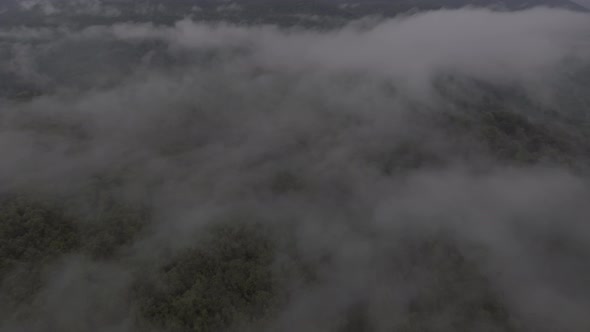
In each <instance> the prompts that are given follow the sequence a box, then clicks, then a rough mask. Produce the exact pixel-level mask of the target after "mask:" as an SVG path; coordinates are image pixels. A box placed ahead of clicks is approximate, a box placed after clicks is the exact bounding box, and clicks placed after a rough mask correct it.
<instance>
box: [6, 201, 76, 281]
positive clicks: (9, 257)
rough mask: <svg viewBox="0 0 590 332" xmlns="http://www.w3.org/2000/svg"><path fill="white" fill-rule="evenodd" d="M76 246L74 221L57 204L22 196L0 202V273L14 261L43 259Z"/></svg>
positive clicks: (38, 260) (29, 261) (41, 260)
mask: <svg viewBox="0 0 590 332" xmlns="http://www.w3.org/2000/svg"><path fill="white" fill-rule="evenodd" d="M79 246H80V238H79V233H78V231H77V229H76V225H75V224H74V222H73V221H72V220H71V219H70V218H68V217H67V216H66V215H65V214H64V211H63V210H61V209H59V208H58V207H56V206H53V205H50V204H47V203H40V202H37V201H32V200H28V199H25V198H15V199H8V200H5V201H3V202H0V276H1V275H2V273H3V272H5V271H6V270H8V269H9V268H10V267H12V266H14V265H15V264H20V263H39V262H44V261H47V260H50V259H53V258H55V257H57V256H59V255H61V254H64V253H68V252H71V251H72V250H74V249H76V248H78V247H79Z"/></svg>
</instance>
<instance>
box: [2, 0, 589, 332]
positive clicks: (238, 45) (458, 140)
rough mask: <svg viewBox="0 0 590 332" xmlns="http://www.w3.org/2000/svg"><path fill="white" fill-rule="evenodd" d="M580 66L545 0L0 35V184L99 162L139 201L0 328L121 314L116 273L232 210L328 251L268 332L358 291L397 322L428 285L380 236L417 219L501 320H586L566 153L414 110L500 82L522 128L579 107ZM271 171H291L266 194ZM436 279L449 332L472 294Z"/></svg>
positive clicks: (332, 315) (575, 193) (36, 181)
mask: <svg viewBox="0 0 590 332" xmlns="http://www.w3.org/2000/svg"><path fill="white" fill-rule="evenodd" d="M29 2H30V1H29ZM47 10H49V11H50V10H51V8H47ZM589 66H590V17H589V16H588V14H584V13H576V12H572V11H567V10H558V9H545V8H540V9H532V10H526V11H519V12H511V13H500V12H493V11H489V10H482V9H480V10H478V9H462V10H447V11H436V12H427V13H421V14H414V15H405V16H403V17H400V18H396V19H379V18H367V19H363V20H359V21H354V22H351V23H349V24H347V25H346V26H344V27H342V28H339V29H332V30H315V29H310V28H303V27H293V28H278V27H276V26H272V25H253V26H240V25H233V24H230V23H202V22H195V21H193V20H191V19H184V20H181V21H179V22H177V23H176V24H175V25H173V26H159V25H155V24H147V23H146V24H144V23H133V22H119V23H116V24H110V25H93V26H87V27H83V28H81V29H72V28H69V27H67V26H57V27H40V28H27V27H13V28H6V29H3V30H0V75H3V77H7V78H9V79H10V80H11V82H13V83H14V84H18V85H19V86H20V87H22V88H21V89H20V90H19V91H26V92H27V93H26V96H25V97H23V96H22V95H20V94H15V93H12V92H10V93H9V92H6V93H5V95H3V96H2V97H1V99H0V109H1V112H0V156H2V162H0V183H1V186H0V190H1V191H2V193H3V194H4V193H10V192H15V191H17V192H27V193H34V194H36V195H40V196H53V197H57V198H58V199H64V200H66V199H71V200H73V201H76V200H83V199H84V198H83V197H81V196H82V194H81V193H84V192H85V190H86V189H87V188H88V187H89V186H91V184H92V181H93V179H94V178H95V177H98V176H101V177H106V178H112V179H113V181H112V184H111V185H110V186H111V187H110V189H109V190H111V191H112V192H113V193H114V195H116V196H117V197H120V199H121V200H123V201H126V202H129V204H136V203H137V202H149V204H151V206H152V208H153V210H154V211H155V212H154V217H153V219H154V220H153V223H152V224H151V225H150V227H149V229H148V230H147V231H146V232H145V233H144V234H142V236H141V237H140V238H138V239H137V240H136V241H135V242H134V243H133V244H132V245H131V246H130V247H129V248H127V250H126V251H125V252H124V254H123V255H122V256H123V258H121V259H119V260H117V261H108V262H102V261H94V260H91V259H89V258H88V257H85V256H84V255H83V254H79V255H70V256H66V257H63V258H62V259H60V261H59V262H57V263H54V264H52V265H51V266H49V267H48V268H47V272H46V274H44V276H46V277H45V279H44V280H43V285H42V288H41V291H40V292H39V293H38V294H37V296H36V298H35V301H34V304H35V305H34V306H33V307H32V309H30V310H32V312H33V314H32V316H31V317H33V318H32V319H29V320H27V321H25V322H23V321H19V320H18V319H17V318H15V317H14V316H11V317H8V318H7V319H5V320H3V321H2V323H0V328H1V329H2V330H3V331H139V330H142V328H141V327H138V326H137V325H136V324H135V322H134V319H133V318H134V317H135V316H134V315H135V312H134V310H135V308H133V306H132V305H131V304H130V303H129V302H128V301H129V300H128V297H127V296H126V289H128V287H129V285H130V284H131V279H132V278H133V275H134V274H136V273H137V270H135V269H136V267H137V266H141V264H143V262H145V261H148V260H150V259H156V258H154V257H160V256H165V255H166V254H168V253H169V252H175V251H178V250H182V249H184V248H188V247H191V246H193V245H194V244H195V241H197V240H195V234H198V233H199V232H200V231H201V230H202V229H203V228H204V227H205V226H207V225H210V224H214V223H217V222H219V221H220V220H224V219H227V218H235V217H237V218H255V219H257V220H260V221H262V223H264V224H267V225H269V226H270V227H271V228H273V229H278V230H280V231H279V233H280V234H281V235H277V236H278V237H280V236H286V237H287V235H286V234H283V233H281V232H285V233H286V232H288V233H289V234H288V236H289V237H292V238H293V241H294V243H295V246H296V247H297V248H298V250H299V251H300V254H301V256H302V257H303V258H302V259H303V260H305V261H309V262H318V261H322V257H330V259H329V260H327V261H326V262H325V263H323V265H322V266H321V268H320V270H319V272H318V275H319V279H320V280H321V282H318V283H317V284H315V285H314V286H313V287H303V286H301V287H300V288H298V286H297V285H299V284H298V283H297V282H294V286H293V287H294V289H295V290H294V291H293V296H291V297H290V300H289V302H288V304H287V305H285V306H284V307H282V308H280V310H279V312H278V313H277V314H276V315H275V317H273V319H272V321H271V322H270V323H268V324H267V326H266V327H265V328H266V330H268V331H293V332H295V331H336V329H337V328H338V326H337V325H338V324H339V323H338V322H339V319H340V318H339V317H341V316H342V315H343V314H345V313H346V312H347V310H349V308H350V307H351V306H354V305H356V304H358V303H362V304H363V305H364V307H366V316H367V317H368V318H367V319H368V320H369V321H370V324H371V326H372V327H373V329H374V330H375V331H392V330H395V331H397V330H401V329H402V328H403V327H404V324H405V322H406V321H408V320H410V319H411V313H409V312H408V311H407V307H408V304H409V303H411V302H412V301H413V299H415V298H420V297H421V296H423V295H422V293H423V292H426V293H428V292H430V291H432V292H434V290H432V289H435V288H436V285H437V280H435V279H436V276H435V274H434V273H432V271H430V270H429V269H428V267H423V266H417V267H415V268H414V267H413V268H411V269H410V270H411V272H409V274H404V273H402V272H400V267H401V268H406V267H407V266H411V264H412V263H411V262H409V260H411V259H410V258H405V257H406V253H407V252H406V250H409V249H405V248H403V246H402V245H400V243H404V241H406V240H407V238H409V237H412V236H414V235H415V234H418V236H435V235H436V234H438V233H439V232H442V233H445V234H447V233H448V234H452V238H454V239H457V243H460V245H459V248H460V249H459V250H461V251H462V252H463V253H464V254H465V255H466V257H471V258H477V259H480V258H481V257H484V258H481V259H480V260H478V261H479V262H480V264H481V270H482V271H483V272H482V273H483V274H486V275H488V276H493V277H490V279H491V280H492V281H491V286H490V287H491V288H492V289H494V290H496V291H497V292H498V294H501V295H500V297H501V298H502V299H503V300H504V301H505V303H506V304H507V306H508V308H509V309H510V310H511V311H512V312H514V313H516V316H518V321H519V324H521V325H520V326H522V328H521V329H519V330H518V331H572V332H583V331H588V330H590V320H589V319H588V312H590V289H589V288H588V287H587V285H588V281H589V280H590V264H589V263H588V262H589V261H588V259H589V258H590V224H588V220H590V206H589V205H588V204H587V202H588V200H589V199H590V186H589V182H588V176H587V174H588V170H589V169H588V167H587V165H588V163H587V157H588V156H587V155H585V156H577V157H576V158H574V160H572V161H571V162H569V163H568V164H566V163H564V164H559V163H555V162H551V161H547V162H544V161H540V162H538V163H535V164H524V165H523V164H510V163H507V162H503V161H498V160H496V159H494V158H493V157H492V156H490V154H489V153H488V152H487V151H486V150H485V148H483V147H482V146H481V145H479V143H478V142H476V141H474V140H471V139H469V137H466V136H461V135H458V134H457V136H452V137H455V139H453V140H451V139H448V136H447V135H448V132H446V131H445V130H444V129H443V128H441V126H439V125H438V123H437V122H436V120H430V119H435V118H438V117H439V116H441V114H459V115H461V116H463V115H465V116H467V117H469V116H472V115H474V114H475V113H476V112H484V110H482V109H480V108H478V107H475V106H470V105H472V104H469V103H470V102H471V101H472V100H474V99H477V98H478V97H479V96H480V95H485V93H486V92H485V89H483V88H482V89H483V90H482V89H480V88H479V87H480V86H488V85H489V86H494V87H499V88H498V89H500V90H501V89H506V90H508V91H517V92H518V94H519V96H520V97H519V98H520V99H517V98H515V99H510V98H506V100H505V101H503V102H504V103H503V104H502V105H503V106H502V107H505V108H506V109H509V110H511V111H515V112H520V114H524V116H526V117H527V118H531V119H533V120H534V121H537V122H538V123H542V124H543V125H548V126H550V125H551V118H550V117H549V115H547V114H548V113H550V114H558V115H559V116H567V117H568V118H571V119H575V121H577V123H578V124H580V123H585V122H582V121H586V120H587V112H588V111H589V110H588V106H589V105H590V84H588V83H585V84H582V83H580V82H588V77H580V76H581V75H582V74H581V73H584V72H585V73H588V72H589V70H588V69H589V68H590V67H589ZM584 80H585V81H584ZM441 82H442V84H443V86H444V87H445V89H446V90H445V91H447V93H449V94H450V95H451V96H452V98H450V97H449V96H448V94H445V93H443V92H441V88H440V84H441ZM6 91H8V90H6ZM502 91H504V90H502ZM523 100H524V101H523ZM461 105H467V106H461ZM490 107H494V106H490ZM404 144H409V145H410V146H412V147H414V148H416V149H418V150H420V151H421V152H423V153H424V154H426V155H428V156H429V158H432V159H433V160H435V161H436V162H433V165H434V166H430V165H426V166H423V167H422V166H417V167H410V168H406V167H405V166H404V162H405V161H402V160H399V162H398V160H396V155H395V153H394V152H395V151H397V149H398V147H399V146H400V145H404ZM465 151H467V152H468V153H465ZM392 155H393V156H392ZM400 158H401V157H400ZM385 164H387V165H390V164H392V165H393V166H391V167H393V168H394V169H396V170H399V173H395V172H394V173H393V175H392V173H391V172H390V170H388V171H387V172H389V173H388V174H385V173H386V172H384V171H383V167H384V166H383V165H385ZM570 166H571V167H570ZM387 167H390V166H387ZM284 174H288V175H289V176H292V177H295V178H296V180H294V181H295V182H296V184H287V186H290V187H289V188H287V189H284V190H282V189H281V190H279V191H280V193H277V190H276V189H273V188H274V187H273V186H274V184H273V183H274V182H275V181H276V178H277V176H281V175H284ZM396 174H397V175H396ZM79 210H80V211H76V213H79V214H80V215H84V213H87V212H85V211H84V208H80V209H79ZM81 219H82V218H81ZM554 242H559V243H561V247H559V248H557V249H548V248H553V247H551V244H552V243H554ZM409 251H411V250H409ZM480 255H481V256H480ZM277 259H278V260H280V257H279V258H277ZM433 259H435V260H445V259H446V258H445V257H435V258H433ZM469 282H470V281H466V283H467V284H469ZM431 288H432V289H431ZM456 294H460V296H457V297H458V299H456V301H449V302H448V303H443V304H441V306H442V307H443V308H444V310H441V311H440V315H437V316H433V317H429V318H428V319H427V320H425V321H423V322H421V324H423V326H424V329H425V330H426V329H428V328H431V330H436V331H456V330H455V329H454V328H453V322H452V319H453V317H454V313H456V312H458V311H461V310H464V309H465V308H464V307H462V306H463V305H464V303H469V299H470V298H471V297H473V296H477V294H476V295H474V294H471V293H469V288H466V290H465V291H460V290H459V291H458V292H457V293H456ZM0 301H1V300H0ZM0 308H1V306H0ZM478 324H479V325H475V326H472V330H473V331H507V330H509V329H507V328H505V327H503V326H498V325H496V324H495V323H494V322H493V320H492V319H489V320H488V319H484V318H482V319H481V320H478ZM432 328H434V329H432Z"/></svg>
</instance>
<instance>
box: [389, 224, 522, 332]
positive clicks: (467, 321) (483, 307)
mask: <svg viewBox="0 0 590 332" xmlns="http://www.w3.org/2000/svg"><path fill="white" fill-rule="evenodd" d="M460 242H461V241H458V240H457V239H454V238H453V237H451V236H449V235H447V234H442V233H441V234H435V235H434V236H432V237H431V238H429V239H420V238H409V239H407V240H404V241H402V242H401V250H400V251H399V252H400V255H399V256H398V257H396V258H394V260H395V261H396V264H395V265H396V266H397V268H398V270H399V271H403V274H404V276H405V278H406V279H407V280H410V281H412V282H417V283H418V284H419V285H420V288H419V289H418V290H417V291H416V292H415V293H414V295H413V296H411V297H410V301H409V303H408V305H407V312H406V315H405V316H404V317H405V321H403V322H401V325H400V331H440V330H451V331H465V332H467V331H476V330H479V329H480V328H482V327H483V326H485V327H487V328H493V330H498V331H514V330H515V328H514V324H515V317H512V316H511V314H510V311H509V309H508V307H507V304H506V302H505V301H504V299H503V297H502V294H501V293H500V292H499V291H497V290H496V289H495V288H494V287H493V285H492V283H491V282H490V280H489V279H488V278H487V276H486V275H485V274H484V273H483V272H482V270H481V263H478V262H480V261H481V257H477V256H478V255H476V254H475V253H476V252H477V248H474V247H472V246H464V247H461V246H460ZM464 250H470V251H471V252H472V253H473V255H471V256H468V255H465V254H464ZM443 317H444V320H442V321H441V320H438V319H437V318H443Z"/></svg>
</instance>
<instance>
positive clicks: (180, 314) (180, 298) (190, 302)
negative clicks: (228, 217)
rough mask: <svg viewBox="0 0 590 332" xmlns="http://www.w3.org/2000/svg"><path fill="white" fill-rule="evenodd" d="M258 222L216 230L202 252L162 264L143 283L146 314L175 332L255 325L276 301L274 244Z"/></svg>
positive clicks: (140, 287)
mask: <svg viewBox="0 0 590 332" xmlns="http://www.w3.org/2000/svg"><path fill="white" fill-rule="evenodd" d="M259 227H260V226H257V225H255V224H228V225H223V226H218V227H215V228H214V229H213V230H211V233H210V238H209V239H208V240H206V241H205V242H204V243H202V244H201V245H200V246H199V247H198V248H195V249H191V250H187V251H186V252H184V253H182V254H180V255H178V256H177V257H175V258H174V259H173V260H172V262H170V263H169V264H167V265H165V266H162V267H161V268H160V269H159V270H158V271H157V273H156V275H155V278H154V279H153V280H151V281H147V282H145V281H144V282H141V281H140V283H139V284H138V287H137V290H138V297H139V302H140V306H141V312H142V314H143V315H144V316H145V317H147V319H148V320H150V321H152V322H153V323H155V324H156V325H157V326H160V327H161V328H164V329H168V330H172V331H219V330H223V329H227V328H230V327H231V326H234V325H236V324H245V323H254V322H256V321H258V320H259V319H261V318H263V317H265V316H266V315H268V314H269V313H270V312H271V311H272V308H273V307H274V305H273V303H274V301H275V300H276V295H277V294H276V293H277V291H278V289H279V285H278V279H277V278H276V277H275V276H274V275H273V268H272V264H273V257H274V249H275V248H274V244H273V242H272V241H271V240H270V239H269V238H268V237H267V236H266V235H265V232H264V231H263V230H261V229H259Z"/></svg>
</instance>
